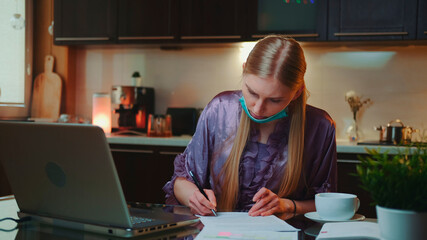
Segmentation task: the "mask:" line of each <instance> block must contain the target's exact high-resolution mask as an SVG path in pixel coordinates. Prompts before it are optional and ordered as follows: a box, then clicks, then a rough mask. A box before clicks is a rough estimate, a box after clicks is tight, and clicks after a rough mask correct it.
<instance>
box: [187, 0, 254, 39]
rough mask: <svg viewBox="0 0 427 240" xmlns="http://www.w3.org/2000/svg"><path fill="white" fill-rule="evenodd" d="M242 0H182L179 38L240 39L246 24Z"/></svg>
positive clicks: (244, 3)
mask: <svg viewBox="0 0 427 240" xmlns="http://www.w3.org/2000/svg"><path fill="white" fill-rule="evenodd" d="M246 6H247V4H246V2H245V1H243V0H181V1H180V12H179V20H180V26H181V27H180V39H181V40H183V41H190V40H197V41H199V42H200V41H203V40H212V39H217V40H220V39H223V40H228V41H233V40H241V39H242V35H243V34H244V31H245V24H246Z"/></svg>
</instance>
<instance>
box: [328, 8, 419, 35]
mask: <svg viewBox="0 0 427 240" xmlns="http://www.w3.org/2000/svg"><path fill="white" fill-rule="evenodd" d="M416 16H417V1H406V0H376V1H371V0H346V1H342V0H330V1H329V23H328V40H344V41H360V40H412V39H415V38H416V26H417V18H416Z"/></svg>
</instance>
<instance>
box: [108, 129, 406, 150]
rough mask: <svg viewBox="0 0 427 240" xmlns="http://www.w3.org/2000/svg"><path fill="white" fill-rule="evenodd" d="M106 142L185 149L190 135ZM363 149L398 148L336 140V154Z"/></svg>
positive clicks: (120, 137)
mask: <svg viewBox="0 0 427 240" xmlns="http://www.w3.org/2000/svg"><path fill="white" fill-rule="evenodd" d="M107 140H108V143H110V144H133V145H157V146H175V147H186V146H187V145H188V143H189V142H190V140H191V136H190V135H183V136H173V137H147V136H145V135H141V136H139V135H135V136H124V135H114V134H107ZM365 148H368V149H378V148H379V149H380V152H385V151H388V152H389V153H395V152H396V150H397V149H398V148H401V147H396V146H384V145H357V144H355V143H350V142H349V141H347V140H341V139H338V140H337V152H338V153H356V154H362V153H366V150H365Z"/></svg>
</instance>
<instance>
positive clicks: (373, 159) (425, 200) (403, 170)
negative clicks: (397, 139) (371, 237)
mask: <svg viewBox="0 0 427 240" xmlns="http://www.w3.org/2000/svg"><path fill="white" fill-rule="evenodd" d="M395 150H396V151H395V153H393V154H389V152H387V151H386V152H381V151H380V149H377V150H376V149H371V150H369V149H366V151H367V153H368V156H367V157H360V156H359V159H360V160H361V163H360V164H359V165H358V166H357V175H358V176H359V178H360V180H361V184H362V186H361V187H362V188H363V189H365V190H366V191H368V192H369V193H370V195H371V197H372V199H373V201H374V204H376V210H377V218H378V224H379V228H380V232H381V237H382V238H384V239H424V237H426V236H427V147H426V145H425V143H424V145H421V144H418V145H413V146H410V147H396V149H395Z"/></svg>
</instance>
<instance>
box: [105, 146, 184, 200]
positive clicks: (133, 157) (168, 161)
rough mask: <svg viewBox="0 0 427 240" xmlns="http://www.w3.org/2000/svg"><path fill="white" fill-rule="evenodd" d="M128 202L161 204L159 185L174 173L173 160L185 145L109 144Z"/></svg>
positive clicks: (162, 194)
mask: <svg viewBox="0 0 427 240" xmlns="http://www.w3.org/2000/svg"><path fill="white" fill-rule="evenodd" d="M110 148H111V152H112V155H113V159H114V163H115V165H116V169H117V172H118V175H119V179H120V182H121V185H122V188H123V192H124V194H125V198H126V200H127V201H131V202H149V203H164V202H165V193H164V192H163V190H162V188H163V186H164V185H165V184H166V182H167V181H169V180H170V179H171V177H172V175H173V172H174V165H173V162H174V159H175V157H176V155H177V154H179V153H182V152H184V149H185V148H184V147H172V146H148V145H126V144H110Z"/></svg>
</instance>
